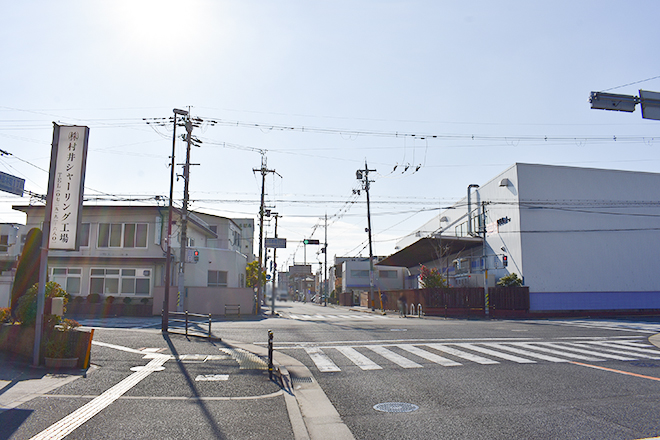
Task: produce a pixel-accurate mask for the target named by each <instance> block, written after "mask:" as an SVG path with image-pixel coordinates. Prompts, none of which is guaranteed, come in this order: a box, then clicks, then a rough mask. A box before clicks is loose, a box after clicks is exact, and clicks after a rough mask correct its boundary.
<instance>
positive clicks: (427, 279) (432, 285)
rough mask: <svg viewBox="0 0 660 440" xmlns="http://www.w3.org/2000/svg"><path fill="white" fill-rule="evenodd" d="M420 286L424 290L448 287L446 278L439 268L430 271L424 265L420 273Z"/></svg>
mask: <svg viewBox="0 0 660 440" xmlns="http://www.w3.org/2000/svg"><path fill="white" fill-rule="evenodd" d="M419 284H420V285H421V286H422V289H440V288H444V287H447V283H446V282H445V279H444V277H443V276H442V275H441V274H440V272H439V271H438V269H437V268H435V267H434V268H433V269H429V268H428V267H426V266H424V265H423V264H422V267H421V269H420V271H419Z"/></svg>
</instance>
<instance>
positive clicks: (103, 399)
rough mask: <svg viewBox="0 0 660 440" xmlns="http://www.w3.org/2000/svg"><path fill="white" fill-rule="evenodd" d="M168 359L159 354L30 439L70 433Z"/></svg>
mask: <svg viewBox="0 0 660 440" xmlns="http://www.w3.org/2000/svg"><path fill="white" fill-rule="evenodd" d="M168 360H169V356H159V357H157V358H155V359H153V360H151V361H150V362H149V363H148V364H147V365H145V367H144V368H143V369H142V370H140V371H138V372H136V373H133V374H131V375H130V376H128V377H127V378H126V379H124V380H122V381H121V382H119V383H118V384H117V385H115V386H114V387H112V388H110V389H109V390H107V391H105V392H104V393H103V394H101V395H100V396H98V397H97V398H95V399H93V400H92V401H91V402H88V403H87V404H85V405H83V406H81V407H80V408H78V409H77V410H75V411H74V412H72V413H71V414H69V415H68V416H66V417H64V418H63V419H62V420H60V421H59V422H57V423H55V424H53V425H51V426H50V427H48V428H46V429H45V430H43V431H41V432H40V433H39V434H37V435H35V436H34V437H32V438H31V439H30V440H46V439H49V440H60V439H63V438H64V437H66V436H67V435H69V434H71V433H72V432H73V431H74V430H75V429H76V428H78V427H79V426H82V425H83V424H84V423H85V422H87V421H88V420H89V419H91V418H92V417H94V416H95V415H96V414H98V413H99V412H101V411H102V410H103V409H104V408H106V407H108V406H109V405H110V404H111V403H112V402H114V401H115V400H117V399H119V398H120V397H121V396H122V395H123V394H124V393H126V392H127V391H128V390H130V389H131V388H133V387H134V386H135V385H137V384H138V383H140V381H142V379H144V378H146V377H147V376H149V375H150V374H151V373H153V372H154V371H156V369H157V368H158V367H160V366H161V365H163V364H164V363H165V362H167V361H168Z"/></svg>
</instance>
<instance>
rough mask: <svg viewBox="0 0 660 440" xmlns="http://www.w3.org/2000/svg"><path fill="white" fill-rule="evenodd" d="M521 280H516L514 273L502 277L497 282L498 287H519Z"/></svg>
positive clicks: (516, 276)
mask: <svg viewBox="0 0 660 440" xmlns="http://www.w3.org/2000/svg"><path fill="white" fill-rule="evenodd" d="M522 284H523V283H522V280H521V279H520V278H518V275H516V274H515V273H511V274H509V275H506V276H503V277H502V278H500V280H499V281H498V282H497V285H498V286H503V287H511V286H515V287H520V286H522Z"/></svg>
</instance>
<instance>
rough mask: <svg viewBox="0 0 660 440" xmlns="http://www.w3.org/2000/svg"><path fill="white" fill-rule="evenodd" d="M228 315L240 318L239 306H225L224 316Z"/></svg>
mask: <svg viewBox="0 0 660 440" xmlns="http://www.w3.org/2000/svg"><path fill="white" fill-rule="evenodd" d="M229 315H238V317H239V318H240V317H241V305H240V304H225V316H229Z"/></svg>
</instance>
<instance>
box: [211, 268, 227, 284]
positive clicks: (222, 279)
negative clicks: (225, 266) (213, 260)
mask: <svg viewBox="0 0 660 440" xmlns="http://www.w3.org/2000/svg"><path fill="white" fill-rule="evenodd" d="M207 285H208V287H227V272H226V271H224V270H209V275H208V284H207Z"/></svg>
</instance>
